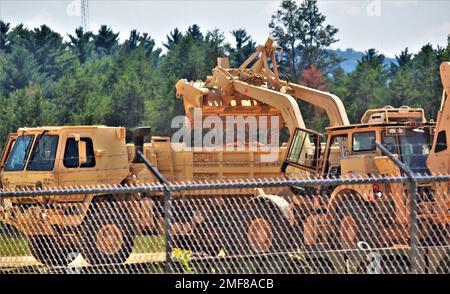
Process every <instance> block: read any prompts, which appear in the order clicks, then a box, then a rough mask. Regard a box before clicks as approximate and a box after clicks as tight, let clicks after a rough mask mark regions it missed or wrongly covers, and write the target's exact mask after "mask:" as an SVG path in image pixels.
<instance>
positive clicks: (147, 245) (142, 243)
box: [133, 235, 166, 253]
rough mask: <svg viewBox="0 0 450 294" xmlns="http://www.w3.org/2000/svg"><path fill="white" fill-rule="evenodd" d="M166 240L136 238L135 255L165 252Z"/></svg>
mask: <svg viewBox="0 0 450 294" xmlns="http://www.w3.org/2000/svg"><path fill="white" fill-rule="evenodd" d="M165 242H166V238H164V236H144V235H139V236H136V237H135V238H134V247H133V253H155V252H165V251H166V246H165Z"/></svg>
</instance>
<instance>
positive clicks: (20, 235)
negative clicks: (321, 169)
mask: <svg viewBox="0 0 450 294" xmlns="http://www.w3.org/2000/svg"><path fill="white" fill-rule="evenodd" d="M449 184H450V176H418V177H414V178H410V177H407V176H399V177H377V178H356V177H354V178H345V179H270V180H269V179H268V180H234V181H224V182H195V183H191V182H190V183H166V184H148V185H140V186H120V187H118V186H103V187H64V188H60V189H56V188H48V189H43V190H21V191H17V190H16V191H0V196H1V206H2V208H1V220H2V222H1V225H0V271H2V272H11V273H61V272H64V273H91V272H102V273H104V272H105V273H167V272H170V273H174V272H176V273H178V272H183V273H410V272H413V273H447V272H448V271H449V270H450V246H449V245H450V244H449V241H450V239H449V236H448V232H449V231H448V230H449V229H448V220H449V207H450V206H449V203H450V202H449V199H448V196H447V195H448V190H449ZM411 200H413V202H411Z"/></svg>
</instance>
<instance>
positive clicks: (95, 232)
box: [81, 201, 135, 265]
mask: <svg viewBox="0 0 450 294" xmlns="http://www.w3.org/2000/svg"><path fill="white" fill-rule="evenodd" d="M134 227H135V226H134V225H133V220H132V218H131V215H130V213H129V211H128V208H127V207H126V202H121V201H101V202H95V203H92V205H91V207H90V208H89V212H88V215H87V216H86V218H85V220H84V221H83V224H82V230H81V236H82V238H81V239H82V241H81V242H82V246H81V251H82V255H83V258H84V259H85V260H86V261H87V262H88V263H90V264H91V265H101V264H118V263H123V262H125V261H126V260H127V259H128V257H129V256H130V255H131V251H132V249H133V245H134V235H135V229H134Z"/></svg>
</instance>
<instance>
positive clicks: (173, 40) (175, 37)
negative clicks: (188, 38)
mask: <svg viewBox="0 0 450 294" xmlns="http://www.w3.org/2000/svg"><path fill="white" fill-rule="evenodd" d="M166 37H167V42H166V43H164V44H163V45H164V47H166V48H167V49H168V50H171V49H172V48H173V47H174V46H175V45H177V44H178V43H179V41H180V40H181V39H182V38H183V33H182V32H180V30H179V29H178V28H175V29H174V30H173V31H171V32H170V33H169V34H168V35H166Z"/></svg>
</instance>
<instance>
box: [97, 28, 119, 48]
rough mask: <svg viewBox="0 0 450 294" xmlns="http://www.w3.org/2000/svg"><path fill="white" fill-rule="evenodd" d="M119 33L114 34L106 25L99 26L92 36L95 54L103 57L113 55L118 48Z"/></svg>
mask: <svg viewBox="0 0 450 294" xmlns="http://www.w3.org/2000/svg"><path fill="white" fill-rule="evenodd" d="M118 42H119V33H114V32H113V31H112V30H111V28H109V27H108V26H106V25H102V26H100V29H99V30H98V32H97V34H96V35H94V44H95V48H96V49H97V52H99V53H100V54H103V55H110V54H112V53H114V51H115V49H116V48H117V46H118Z"/></svg>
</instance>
